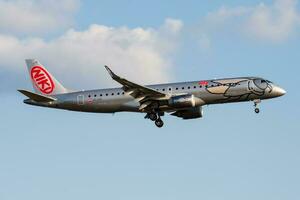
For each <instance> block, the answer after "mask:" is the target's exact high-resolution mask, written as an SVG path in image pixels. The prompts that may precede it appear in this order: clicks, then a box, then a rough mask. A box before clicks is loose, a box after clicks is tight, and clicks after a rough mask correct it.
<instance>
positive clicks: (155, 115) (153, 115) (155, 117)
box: [149, 113, 157, 121]
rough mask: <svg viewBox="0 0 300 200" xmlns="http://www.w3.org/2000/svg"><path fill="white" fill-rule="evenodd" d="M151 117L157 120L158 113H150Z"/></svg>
mask: <svg viewBox="0 0 300 200" xmlns="http://www.w3.org/2000/svg"><path fill="white" fill-rule="evenodd" d="M149 119H150V120H152V121H156V120H157V114H156V113H149Z"/></svg>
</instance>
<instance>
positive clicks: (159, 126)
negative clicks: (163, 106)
mask: <svg viewBox="0 0 300 200" xmlns="http://www.w3.org/2000/svg"><path fill="white" fill-rule="evenodd" d="M155 125H156V126H157V127H158V128H161V127H163V126H164V122H163V121H162V120H161V119H160V118H158V119H157V120H156V121H155Z"/></svg>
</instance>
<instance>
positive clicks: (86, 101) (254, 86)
mask: <svg viewBox="0 0 300 200" xmlns="http://www.w3.org/2000/svg"><path fill="white" fill-rule="evenodd" d="M26 64H27V67H28V70H29V75H30V78H31V81H32V85H33V88H34V90H35V92H30V91H28V90H18V91H19V92H21V93H22V94H23V95H25V96H26V97H28V99H25V100H24V103H25V104H29V105H34V106H42V107H48V108H57V109H64V110H71V111H79V112H93V113H116V112H138V113H144V114H146V116H145V119H150V120H151V121H154V122H155V125H156V126H157V127H159V128H161V127H163V125H164V122H163V120H162V119H161V117H162V116H164V115H165V113H169V114H170V115H172V116H176V117H179V118H182V119H186V120H187V119H196V118H201V117H203V106H204V105H211V104H223V103H234V102H246V101H252V102H254V107H255V110H254V111H255V113H259V112H260V110H259V107H258V105H259V103H261V101H262V100H266V99H271V98H276V97H280V96H283V95H284V94H285V93H286V91H285V90H284V89H282V88H281V87H279V86H278V85H276V84H274V83H272V82H271V81H269V80H266V79H263V78H259V77H238V78H225V79H213V80H198V81H191V82H180V83H168V84H158V85H140V84H137V83H134V82H131V81H129V80H127V79H124V78H122V77H120V76H118V75H117V74H115V73H114V72H113V71H112V70H111V69H110V68H109V67H107V66H105V68H106V70H107V71H108V73H109V75H110V76H111V78H112V79H113V80H115V81H116V82H118V83H119V84H121V85H122V87H119V88H107V89H97V90H86V91H72V90H69V89H66V88H65V87H64V86H63V85H62V84H61V83H60V82H58V81H57V80H56V79H55V77H54V76H52V74H51V73H50V72H49V71H48V70H47V69H46V68H45V67H44V66H43V65H42V64H41V63H40V62H39V61H38V60H36V59H26Z"/></svg>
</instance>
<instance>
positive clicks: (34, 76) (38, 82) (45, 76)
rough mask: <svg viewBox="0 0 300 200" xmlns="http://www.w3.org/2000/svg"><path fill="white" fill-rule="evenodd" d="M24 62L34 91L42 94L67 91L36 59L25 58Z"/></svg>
mask: <svg viewBox="0 0 300 200" xmlns="http://www.w3.org/2000/svg"><path fill="white" fill-rule="evenodd" d="M26 64H27V67H28V71H29V75H30V77H31V82H32V85H33V88H34V90H35V92H37V93H38V94H42V95H55V94H62V93H67V92H68V90H67V89H66V88H64V87H63V86H62V85H61V84H60V83H59V82H58V81H57V80H56V79H55V78H54V76H52V75H51V74H50V73H49V72H48V71H47V70H46V68H45V67H44V66H43V65H42V64H41V63H40V62H39V61H38V60H36V59H26Z"/></svg>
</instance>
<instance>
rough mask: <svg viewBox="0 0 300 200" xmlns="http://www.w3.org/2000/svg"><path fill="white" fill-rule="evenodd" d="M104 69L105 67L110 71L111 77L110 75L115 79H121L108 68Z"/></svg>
mask: <svg viewBox="0 0 300 200" xmlns="http://www.w3.org/2000/svg"><path fill="white" fill-rule="evenodd" d="M104 67H105V69H106V70H107V71H108V73H109V75H110V76H111V77H112V78H113V79H115V78H118V77H119V76H117V75H116V74H115V73H114V72H113V71H111V69H110V68H109V67H108V66H106V65H105V66H104Z"/></svg>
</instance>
